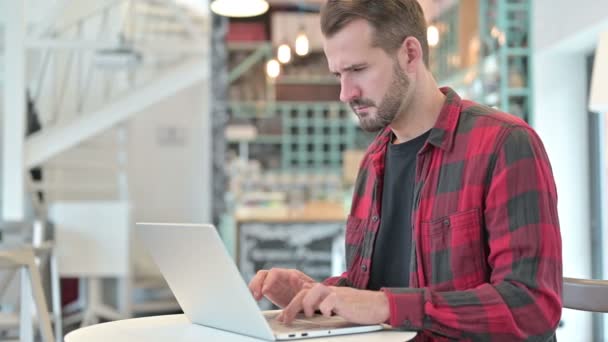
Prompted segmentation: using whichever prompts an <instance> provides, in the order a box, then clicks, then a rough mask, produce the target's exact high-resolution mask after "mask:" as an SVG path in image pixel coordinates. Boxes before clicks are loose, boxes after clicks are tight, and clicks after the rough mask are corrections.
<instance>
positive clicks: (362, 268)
mask: <svg viewBox="0 0 608 342" xmlns="http://www.w3.org/2000/svg"><path fill="white" fill-rule="evenodd" d="M361 271H363V272H367V265H365V264H363V265H361Z"/></svg>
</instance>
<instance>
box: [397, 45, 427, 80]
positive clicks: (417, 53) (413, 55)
mask: <svg viewBox="0 0 608 342" xmlns="http://www.w3.org/2000/svg"><path fill="white" fill-rule="evenodd" d="M397 59H398V60H399V65H401V68H403V70H405V71H406V72H408V73H412V72H414V71H415V70H416V68H417V67H418V64H420V63H422V64H424V59H423V58H422V45H420V42H419V41H418V39H416V38H415V37H412V36H410V37H406V38H405V39H404V40H403V43H401V47H399V50H398V51H397Z"/></svg>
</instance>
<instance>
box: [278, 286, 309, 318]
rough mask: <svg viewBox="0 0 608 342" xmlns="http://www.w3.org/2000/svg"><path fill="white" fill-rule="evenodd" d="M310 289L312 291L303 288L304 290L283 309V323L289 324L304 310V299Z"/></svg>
mask: <svg viewBox="0 0 608 342" xmlns="http://www.w3.org/2000/svg"><path fill="white" fill-rule="evenodd" d="M308 291H310V290H302V291H300V292H298V294H297V295H296V296H295V297H293V299H292V300H291V302H290V303H289V304H288V305H287V306H286V307H285V308H284V309H283V312H281V316H282V319H281V321H282V322H283V323H285V324H289V323H291V322H293V320H294V318H296V315H297V314H298V312H300V311H302V299H304V297H306V294H307V293H308Z"/></svg>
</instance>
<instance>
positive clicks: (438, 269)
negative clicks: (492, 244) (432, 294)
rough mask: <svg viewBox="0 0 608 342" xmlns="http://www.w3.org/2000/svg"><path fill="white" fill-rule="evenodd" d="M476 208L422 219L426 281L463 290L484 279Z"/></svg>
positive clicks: (480, 235)
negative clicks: (435, 217)
mask: <svg viewBox="0 0 608 342" xmlns="http://www.w3.org/2000/svg"><path fill="white" fill-rule="evenodd" d="M481 226H482V225H481V213H480V210H479V209H478V208H475V209H471V210H467V211H461V212H457V213H453V214H450V215H447V216H444V217H441V218H438V219H434V220H431V221H428V222H423V223H422V259H423V260H422V261H423V265H424V272H425V279H426V281H427V285H428V286H430V287H431V288H433V289H435V290H441V291H448V290H465V289H470V288H474V287H476V286H478V285H480V284H482V283H484V282H485V281H486V275H485V267H484V265H485V258H484V250H485V249H484V247H483V244H484V242H483V241H484V240H483V231H482V227H481Z"/></svg>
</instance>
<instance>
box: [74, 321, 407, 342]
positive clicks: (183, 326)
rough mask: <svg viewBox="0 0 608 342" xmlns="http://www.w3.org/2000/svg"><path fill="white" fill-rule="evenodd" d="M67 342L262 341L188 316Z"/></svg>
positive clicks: (394, 339) (387, 339)
mask: <svg viewBox="0 0 608 342" xmlns="http://www.w3.org/2000/svg"><path fill="white" fill-rule="evenodd" d="M414 336H416V333H415V332H408V331H397V330H384V331H378V332H371V333H364V334H354V335H343V336H334V337H327V338H316V339H306V340H302V341H313V340H314V341H325V342H373V341H382V342H403V341H409V340H411V339H412V338H414ZM65 341H66V342H108V341H109V342H139V341H146V342H161V341H162V342H166V341H171V342H201V341H213V342H215V341H218V342H259V341H262V340H259V339H256V338H252V337H247V336H243V335H238V334H234V333H230V332H227V331H223V330H217V329H213V328H208V327H204V326H202V325H197V324H192V323H190V321H189V320H188V318H186V316H185V315H183V314H182V315H166V316H152V317H144V318H133V319H125V320H122V321H114V322H109V323H102V324H97V325H92V326H89V327H85V328H81V329H78V330H75V331H72V332H71V333H69V334H67V335H66V336H65Z"/></svg>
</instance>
